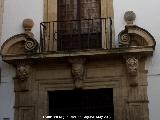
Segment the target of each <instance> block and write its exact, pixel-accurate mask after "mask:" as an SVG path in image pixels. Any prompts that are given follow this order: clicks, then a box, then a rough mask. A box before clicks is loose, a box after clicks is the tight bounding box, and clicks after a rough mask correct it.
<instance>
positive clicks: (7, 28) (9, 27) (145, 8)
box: [0, 0, 160, 120]
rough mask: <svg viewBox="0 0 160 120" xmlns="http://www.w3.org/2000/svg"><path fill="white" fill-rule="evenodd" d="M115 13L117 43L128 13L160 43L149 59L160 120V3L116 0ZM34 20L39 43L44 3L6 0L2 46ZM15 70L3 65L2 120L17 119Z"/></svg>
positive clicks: (153, 108) (155, 116)
mask: <svg viewBox="0 0 160 120" xmlns="http://www.w3.org/2000/svg"><path fill="white" fill-rule="evenodd" d="M113 1H114V11H115V31H116V40H117V35H118V33H119V32H120V31H121V30H122V29H124V25H125V22H124V20H123V15H124V13H125V11H128V10H133V11H134V12H135V13H136V15H137V19H136V22H135V23H136V24H137V25H138V26H140V27H143V28H145V29H146V30H148V31H149V32H150V33H151V34H152V35H153V36H154V37H155V39H156V42H157V46H156V51H155V54H154V56H153V57H151V58H150V59H148V62H147V66H146V68H148V69H149V75H148V76H149V77H148V83H149V86H148V94H149V100H150V104H149V108H150V120H159V118H160V104H159V101H160V94H159V91H160V80H159V78H160V63H159V61H160V54H159V51H160V41H159V38H160V34H159V32H160V31H159V29H160V16H159V14H158V12H159V11H160V6H159V5H160V1H159V0H113ZM25 18H32V19H33V20H34V22H35V26H34V28H33V33H34V34H35V38H36V39H37V40H39V23H40V22H41V21H43V0H5V6H4V18H3V19H4V24H3V31H2V42H4V41H5V40H6V39H8V38H9V37H11V36H12V35H15V34H18V33H22V32H23V29H22V24H21V23H22V21H23V19H25ZM14 71H15V70H14V69H13V67H11V66H10V65H8V64H6V63H3V62H2V83H1V84H0V120H1V119H2V118H4V117H9V118H10V119H11V120H13V115H14V111H13V110H14V109H13V105H14V91H13V80H12V77H13V76H14V75H15V72H14Z"/></svg>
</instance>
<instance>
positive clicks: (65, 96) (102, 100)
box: [49, 89, 114, 120]
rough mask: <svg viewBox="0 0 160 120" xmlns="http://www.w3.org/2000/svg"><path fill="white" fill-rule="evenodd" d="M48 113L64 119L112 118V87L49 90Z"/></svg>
mask: <svg viewBox="0 0 160 120" xmlns="http://www.w3.org/2000/svg"><path fill="white" fill-rule="evenodd" d="M49 114H50V115H51V116H56V115H57V116H63V117H64V118H65V119H66V118H68V119H69V118H70V117H72V116H76V118H77V119H83V118H84V117H85V116H92V117H94V118H96V117H97V116H103V119H102V120H114V106H113V89H97V90H68V91H54V92H49Z"/></svg>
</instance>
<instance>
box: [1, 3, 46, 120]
mask: <svg viewBox="0 0 160 120" xmlns="http://www.w3.org/2000/svg"><path fill="white" fill-rule="evenodd" d="M25 18H32V19H33V20H34V22H35V25H34V28H33V32H34V34H35V37H36V39H39V31H40V30H39V23H40V22H41V21H42V19H43V0H4V16H3V26H2V27H3V30H2V38H1V42H2V43H3V42H4V41H5V40H6V39H8V38H9V37H11V36H13V35H14V34H18V33H22V32H23V29H22V21H23V19H25ZM1 63H2V64H1V65H2V76H1V82H2V83H0V120H3V118H10V120H14V108H13V107H14V86H13V79H12V78H13V77H14V76H15V70H14V69H13V67H12V66H10V65H8V64H6V63H4V62H1Z"/></svg>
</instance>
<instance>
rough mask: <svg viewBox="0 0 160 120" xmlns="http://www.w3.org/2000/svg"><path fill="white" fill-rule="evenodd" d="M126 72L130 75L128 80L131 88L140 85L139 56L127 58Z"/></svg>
mask: <svg viewBox="0 0 160 120" xmlns="http://www.w3.org/2000/svg"><path fill="white" fill-rule="evenodd" d="M124 58H125V62H126V70H127V73H128V80H129V83H130V86H137V85H138V77H137V76H138V68H139V57H138V56H125V57H124Z"/></svg>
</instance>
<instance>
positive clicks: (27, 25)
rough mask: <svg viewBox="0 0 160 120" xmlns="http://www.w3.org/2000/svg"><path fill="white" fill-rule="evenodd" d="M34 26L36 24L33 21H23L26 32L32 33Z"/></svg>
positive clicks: (28, 19)
mask: <svg viewBox="0 0 160 120" xmlns="http://www.w3.org/2000/svg"><path fill="white" fill-rule="evenodd" d="M33 26H34V22H33V20H32V19H30V18H27V19H24V20H23V28H24V30H25V31H31V30H32V28H33Z"/></svg>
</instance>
